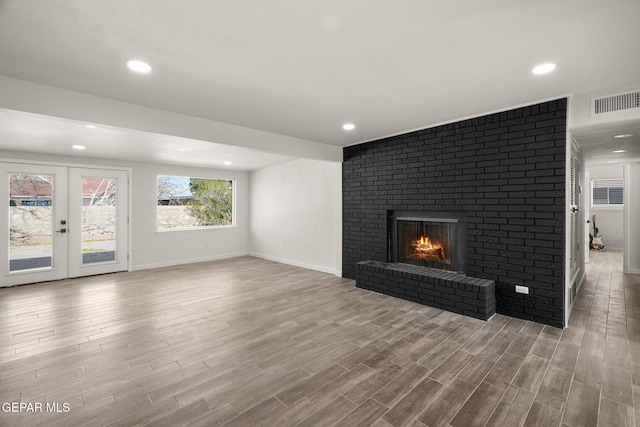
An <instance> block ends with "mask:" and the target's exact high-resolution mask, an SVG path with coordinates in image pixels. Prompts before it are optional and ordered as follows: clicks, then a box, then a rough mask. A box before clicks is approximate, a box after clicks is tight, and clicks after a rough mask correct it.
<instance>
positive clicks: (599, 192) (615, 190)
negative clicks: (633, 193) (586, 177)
mask: <svg viewBox="0 0 640 427" xmlns="http://www.w3.org/2000/svg"><path fill="white" fill-rule="evenodd" d="M623 193H624V180H623V179H622V178H607V179H592V180H591V206H593V207H604V206H622V204H623V202H624V200H623V198H624V196H623Z"/></svg>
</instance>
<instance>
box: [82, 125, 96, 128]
mask: <svg viewBox="0 0 640 427" xmlns="http://www.w3.org/2000/svg"><path fill="white" fill-rule="evenodd" d="M84 127H86V128H89V129H95V128H96V127H95V126H94V125H84Z"/></svg>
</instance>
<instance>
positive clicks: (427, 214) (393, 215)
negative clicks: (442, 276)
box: [387, 210, 467, 273]
mask: <svg viewBox="0 0 640 427" xmlns="http://www.w3.org/2000/svg"><path fill="white" fill-rule="evenodd" d="M387 219H388V222H387V224H388V226H387V229H388V233H387V251H388V254H387V257H388V258H387V260H388V262H399V261H398V221H403V220H404V221H427V222H455V223H457V224H458V227H457V233H456V238H455V244H456V253H455V255H454V256H453V258H452V263H451V264H444V263H437V265H436V264H434V263H429V265H425V267H429V268H438V269H441V270H449V271H455V272H457V273H465V268H466V258H467V220H466V216H465V215H464V213H462V212H452V211H404V210H391V211H388V216H387Z"/></svg>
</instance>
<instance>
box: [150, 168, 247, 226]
mask: <svg viewBox="0 0 640 427" xmlns="http://www.w3.org/2000/svg"><path fill="white" fill-rule="evenodd" d="M160 177H168V178H181V179H186V180H190V179H192V178H193V179H207V180H211V181H228V182H230V183H231V224H223V225H200V226H193V227H172V228H160V224H158V219H159V218H158V207H159V206H162V205H160V204H159V203H158V202H159V200H160V199H159V198H158V180H159V178H160ZM236 190H237V183H236V179H235V178H219V177H216V178H212V177H203V176H193V175H191V176H184V175H175V174H161V173H159V174H157V175H156V198H155V199H156V209H155V229H156V230H155V231H156V233H167V232H192V231H206V230H216V229H224V228H235V227H237V223H236V200H237V197H236ZM183 206H185V205H183Z"/></svg>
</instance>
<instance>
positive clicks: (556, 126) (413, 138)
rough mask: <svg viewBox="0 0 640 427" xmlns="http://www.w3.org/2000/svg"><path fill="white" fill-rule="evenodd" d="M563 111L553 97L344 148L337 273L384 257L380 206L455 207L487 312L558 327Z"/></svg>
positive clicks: (470, 271)
mask: <svg viewBox="0 0 640 427" xmlns="http://www.w3.org/2000/svg"><path fill="white" fill-rule="evenodd" d="M566 115H567V100H566V99H559V100H555V101H550V102H545V103H542V104H537V105H532V106H527V107H522V108H517V109H514V110H511V111H506V112H501V113H495V114H490V115H487V116H483V117H478V118H473V119H468V120H463V121H460V122H456V123H451V124H447V125H442V126H438V127H434V128H430V129H424V130H419V131H415V132H410V133H407V134H403V135H398V136H393V137H389V138H385V139H381V140H377V141H373V142H368V143H364V144H358V145H354V146H351V147H346V148H345V149H344V160H343V186H342V187H343V250H342V252H343V253H342V259H343V266H342V270H343V276H344V277H347V278H352V279H355V278H356V270H357V268H356V266H357V263H358V262H359V261H364V260H375V261H382V262H386V261H388V260H387V215H388V212H389V211H391V210H419V211H428V210H433V211H460V212H463V213H464V214H465V215H466V217H467V221H468V225H467V227H468V228H467V230H468V240H467V266H466V274H467V275H468V276H471V277H477V278H481V279H490V280H494V281H495V283H496V285H495V286H496V289H495V292H496V312H497V313H502V314H505V315H509V316H513V317H518V318H522V319H527V320H534V321H537V322H540V323H545V324H548V325H553V326H557V327H562V326H563V324H564V233H565V157H566V155H565V150H566V132H567V129H566V127H567V125H566ZM516 285H520V286H527V287H529V295H524V294H519V293H516V292H515V286H516Z"/></svg>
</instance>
